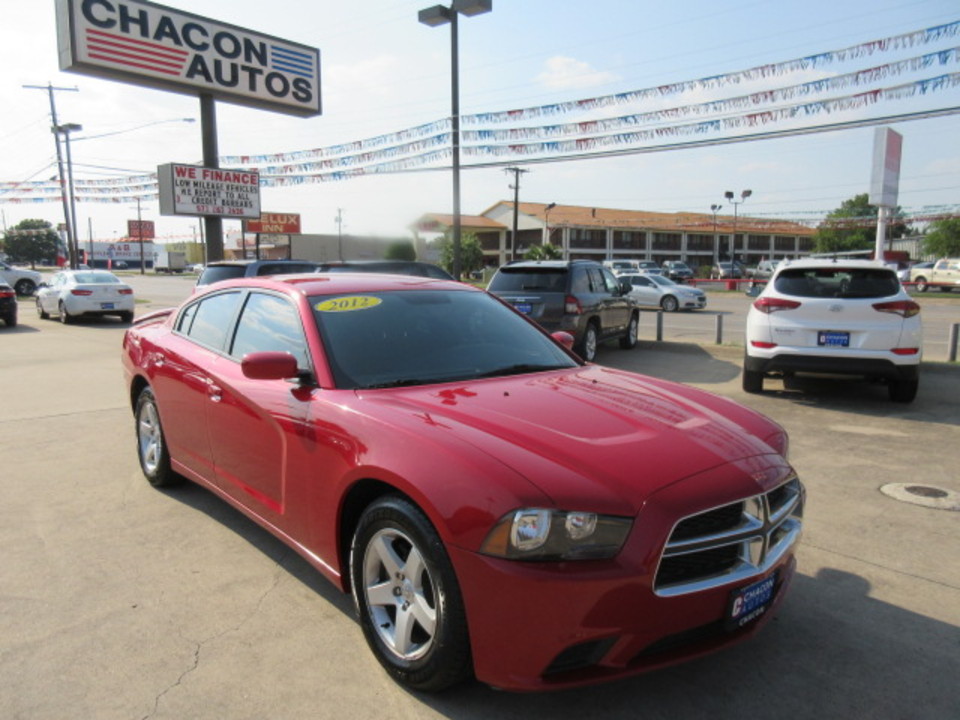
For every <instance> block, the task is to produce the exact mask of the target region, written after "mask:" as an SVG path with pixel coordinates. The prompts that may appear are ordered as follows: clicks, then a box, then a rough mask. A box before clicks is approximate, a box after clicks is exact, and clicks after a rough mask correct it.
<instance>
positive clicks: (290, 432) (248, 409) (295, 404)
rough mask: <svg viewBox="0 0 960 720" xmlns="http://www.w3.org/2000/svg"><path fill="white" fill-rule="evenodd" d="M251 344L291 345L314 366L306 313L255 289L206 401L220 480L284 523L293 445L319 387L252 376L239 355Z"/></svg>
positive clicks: (301, 360)
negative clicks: (303, 318)
mask: <svg viewBox="0 0 960 720" xmlns="http://www.w3.org/2000/svg"><path fill="white" fill-rule="evenodd" d="M253 352H288V353H291V354H292V355H294V357H296V358H297V364H298V366H299V367H300V368H301V369H303V370H304V371H305V372H309V370H310V361H309V357H308V352H307V344H306V339H305V335H304V331H303V326H302V323H301V320H300V314H299V311H298V310H297V308H296V306H295V305H294V304H293V302H292V301H291V300H290V299H289V298H287V297H285V296H282V295H277V294H273V293H270V292H266V291H262V292H261V291H252V292H250V293H249V294H248V295H247V296H246V298H245V300H244V303H243V307H242V309H241V311H240V314H239V317H238V319H237V323H236V329H235V331H234V333H233V339H232V341H231V347H230V350H229V357H222V358H221V359H220V360H219V361H218V362H217V363H216V364H215V365H214V366H213V368H212V369H211V372H210V385H209V397H208V404H207V425H208V428H209V436H210V447H211V454H212V456H213V461H214V465H215V468H216V477H217V484H218V485H219V486H220V488H221V489H222V490H223V491H224V492H226V493H227V494H229V495H231V496H232V497H234V498H236V499H237V500H238V501H239V502H240V503H241V504H243V505H245V506H247V507H251V508H253V509H254V511H255V512H256V513H257V514H258V515H260V516H261V517H265V518H266V519H268V520H269V521H270V522H272V523H275V524H277V525H278V526H283V525H284V524H285V523H284V522H283V516H284V515H285V514H286V513H287V512H288V507H287V498H288V490H289V489H290V488H289V487H288V484H287V481H288V480H289V479H290V475H291V471H290V463H291V462H295V463H296V460H295V459H293V460H292V458H291V452H290V449H291V447H292V446H296V445H298V444H299V443H298V438H303V437H305V436H306V435H307V434H308V433H307V430H306V428H307V427H308V426H307V421H308V414H309V409H310V401H311V397H312V392H313V390H312V389H311V388H305V387H303V386H301V385H300V384H299V383H297V382H295V381H291V380H253V379H250V378H247V377H245V376H244V374H243V371H242V368H241V360H242V359H243V357H244V356H245V355H247V354H248V353H253Z"/></svg>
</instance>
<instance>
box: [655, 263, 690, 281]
mask: <svg viewBox="0 0 960 720" xmlns="http://www.w3.org/2000/svg"><path fill="white" fill-rule="evenodd" d="M662 271H663V274H664V275H666V276H667V277H668V278H670V279H671V280H673V281H674V282H676V283H682V282H686V281H687V280H689V279H691V278H692V277H693V270H691V269H690V267H689V266H688V265H687V264H686V263H683V262H680V261H679V260H667V261H666V262H665V263H664V264H663V270H662Z"/></svg>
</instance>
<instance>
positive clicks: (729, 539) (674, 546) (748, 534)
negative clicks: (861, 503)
mask: <svg viewBox="0 0 960 720" xmlns="http://www.w3.org/2000/svg"><path fill="white" fill-rule="evenodd" d="M802 517H803V485H801V484H800V481H799V480H798V479H797V478H795V477H794V478H791V479H790V480H788V481H787V482H785V483H783V484H781V485H779V486H777V487H776V488H774V489H773V490H771V491H770V492H767V493H764V494H762V495H756V496H753V497H749V498H745V499H743V500H741V501H738V502H735V503H730V504H728V505H723V506H721V507H718V508H711V509H710V510H705V511H703V512H700V513H697V514H696V515H691V516H689V517H686V518H683V519H682V520H680V521H679V522H678V523H677V524H676V525H675V526H674V528H673V531H672V532H671V533H670V539H669V540H668V541H667V544H666V547H665V548H664V550H663V554H662V555H661V557H660V566H659V568H658V569H657V575H656V580H655V582H654V591H655V592H656V594H657V595H661V596H668V597H671V596H676V595H685V594H687V593H692V592H698V591H700V590H705V589H708V588H711V587H716V586H718V585H723V584H726V583H729V582H733V581H736V580H739V579H741V578H744V579H745V578H748V577H751V576H754V575H758V574H762V573H763V572H765V571H766V570H768V569H769V568H771V567H773V565H775V564H776V563H777V562H778V561H779V560H780V559H781V558H782V557H783V556H784V554H786V552H787V551H788V550H789V549H790V548H791V547H793V545H794V544H795V543H796V542H797V540H799V538H800V531H801V519H802Z"/></svg>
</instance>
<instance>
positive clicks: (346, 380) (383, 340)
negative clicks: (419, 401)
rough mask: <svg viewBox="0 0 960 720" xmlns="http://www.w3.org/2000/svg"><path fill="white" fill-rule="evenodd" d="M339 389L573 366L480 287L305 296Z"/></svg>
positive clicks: (547, 338)
mask: <svg viewBox="0 0 960 720" xmlns="http://www.w3.org/2000/svg"><path fill="white" fill-rule="evenodd" d="M310 304H311V306H312V307H313V309H314V318H315V320H316V323H317V327H318V329H319V331H320V336H321V338H322V339H323V345H324V348H325V350H326V353H327V357H328V360H329V362H330V366H331V369H332V370H333V373H334V377H335V378H336V382H337V387H340V388H387V387H403V386H409V385H428V384H432V383H441V382H456V381H464V380H475V379H478V378H484V377H495V376H498V375H516V374H521V373H527V372H537V371H542V370H554V369H559V368H569V367H576V365H577V363H576V361H574V360H573V359H572V358H571V357H570V356H569V355H567V354H566V353H565V352H564V351H563V349H561V348H560V347H559V346H557V345H556V344H555V343H554V342H553V341H551V340H550V338H549V337H547V336H545V335H543V334H542V333H540V332H539V331H538V330H537V329H536V328H535V327H533V326H532V325H531V324H530V323H529V322H528V321H527V320H525V319H524V318H523V317H522V316H520V315H518V314H516V313H515V312H514V311H512V310H511V309H510V308H508V307H507V306H505V305H504V304H503V303H501V302H499V301H498V300H496V299H495V298H493V297H491V296H489V295H487V294H485V293H480V292H472V291H450V290H434V291H429V290H400V291H389V292H373V293H361V294H353V295H348V296H335V295H327V296H316V297H311V298H310Z"/></svg>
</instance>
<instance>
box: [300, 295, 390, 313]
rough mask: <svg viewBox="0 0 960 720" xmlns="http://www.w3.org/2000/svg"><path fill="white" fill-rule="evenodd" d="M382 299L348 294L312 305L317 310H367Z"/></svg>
mask: <svg viewBox="0 0 960 720" xmlns="http://www.w3.org/2000/svg"><path fill="white" fill-rule="evenodd" d="M381 302H383V300H381V299H380V298H378V297H373V296H371V295H350V296H348V297H339V298H334V299H332V300H324V301H323V302H322V303H317V304H316V305H314V309H315V310H316V311H317V312H352V311H353V310H369V309H370V308H374V307H376V306H377V305H379V304H380V303H381Z"/></svg>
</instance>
